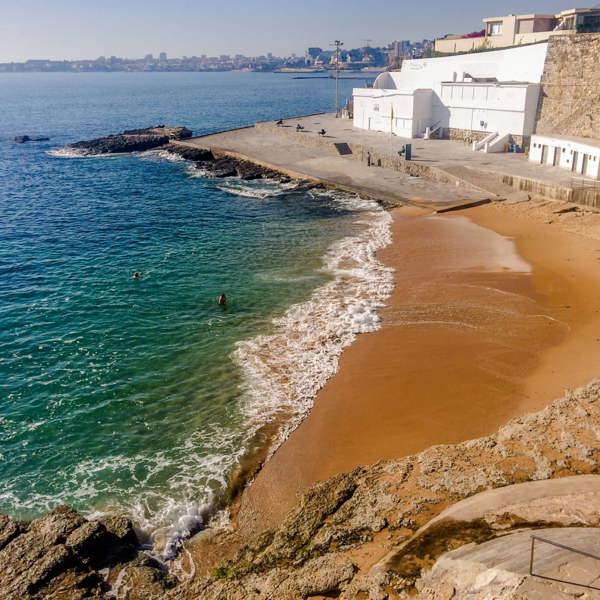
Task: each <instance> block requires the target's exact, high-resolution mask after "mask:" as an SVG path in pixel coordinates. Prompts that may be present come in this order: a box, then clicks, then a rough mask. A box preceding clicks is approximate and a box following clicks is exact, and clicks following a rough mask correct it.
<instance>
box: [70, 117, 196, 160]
mask: <svg viewBox="0 0 600 600" xmlns="http://www.w3.org/2000/svg"><path fill="white" fill-rule="evenodd" d="M190 137H192V132H191V131H190V130H189V129H187V127H171V126H167V125H158V126H156V127H148V128H146V129H130V130H127V131H124V132H123V133H119V134H116V135H109V136H106V137H101V138H96V139H93V140H84V141H81V142H76V143H75V144H71V145H69V146H67V147H66V149H67V150H69V151H71V152H76V153H78V154H81V155H84V156H85V155H94V154H117V153H123V152H142V151H144V150H152V149H154V148H159V147H161V146H165V145H167V144H168V143H169V142H171V141H173V140H184V139H187V138H190Z"/></svg>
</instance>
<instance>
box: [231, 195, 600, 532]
mask: <svg viewBox="0 0 600 600" xmlns="http://www.w3.org/2000/svg"><path fill="white" fill-rule="evenodd" d="M556 208H557V204H556V203H548V204H547V205H540V204H538V203H524V204H522V205H512V206H511V205H506V204H504V205H503V204H499V203H498V204H493V205H488V206H483V207H478V208H474V209H469V210H465V211H461V212H458V213H454V214H451V215H444V216H438V215H432V214H423V212H422V211H417V210H415V209H412V210H410V209H409V210H407V209H396V210H395V211H394V223H393V243H392V245H390V246H389V247H387V248H386V249H385V250H383V251H382V252H381V253H380V258H381V260H382V261H383V262H384V263H385V264H386V265H389V266H392V267H394V269H395V278H396V288H395V291H394V293H393V295H392V297H391V298H390V300H389V303H388V305H387V307H385V308H384V309H383V310H382V312H381V318H382V327H381V329H380V330H379V331H377V332H375V333H370V334H365V335H362V336H360V337H359V339H358V340H357V341H356V342H355V344H353V346H352V347H351V348H350V349H348V350H347V351H345V352H344V354H343V355H342V359H341V362H340V369H339V372H338V373H337V375H336V376H335V377H334V378H332V379H331V380H330V381H329V382H328V384H327V385H326V386H325V388H324V389H323V390H322V391H321V392H320V393H319V395H318V397H317V399H316V402H315V405H314V408H313V410H312V412H311V413H310V415H309V416H308V417H307V418H306V420H305V421H304V422H303V424H302V425H301V426H300V427H299V428H298V429H297V430H296V431H295V432H294V433H293V434H292V435H291V436H290V438H289V439H288V440H287V441H286V442H285V443H284V444H283V446H282V447H281V448H280V449H279V450H278V451H277V452H276V454H275V455H274V456H273V457H272V459H271V460H270V461H269V462H268V463H267V464H266V465H265V466H264V467H263V469H262V470H261V471H260V473H259V474H258V476H257V478H256V479H255V481H254V482H253V483H252V484H251V485H250V486H249V488H248V489H247V490H246V491H245V492H244V494H243V496H242V499H241V503H240V507H239V512H238V514H237V519H236V522H237V528H238V533H239V534H241V537H242V538H245V539H248V538H251V537H252V536H254V535H256V534H257V533H259V532H261V531H264V530H265V529H267V528H270V527H273V526H276V525H277V524H279V523H280V522H281V520H282V519H283V517H284V516H285V515H286V514H287V512H288V511H289V510H290V509H291V508H292V506H293V505H294V504H295V502H296V501H297V499H298V496H299V495H300V494H301V493H302V492H304V491H306V490H307V489H308V488H309V487H310V486H311V485H313V484H314V483H316V482H318V481H323V480H325V479H327V478H328V477H330V476H332V475H335V474H337V473H343V472H348V471H351V470H352V469H353V468H355V467H358V466H359V465H364V464H370V463H374V462H377V461H379V460H382V459H390V458H398V457H401V456H406V455H409V454H414V453H416V452H419V451H421V450H423V449H425V448H427V447H430V446H432V445H436V444H449V443H457V442H460V441H464V440H468V439H471V438H476V437H479V436H483V435H486V434H489V433H490V432H492V431H494V430H496V429H497V428H498V427H499V426H500V425H502V424H503V423H505V422H506V421H508V420H509V419H510V418H512V417H514V416H517V415H522V414H526V413H529V412H531V411H534V410H537V409H539V408H541V407H543V406H545V405H546V404H547V403H548V402H550V401H551V400H553V399H554V398H555V397H557V395H560V394H561V393H562V392H563V390H565V389H566V388H571V387H574V386H577V385H581V384H584V383H587V382H588V381H590V380H591V379H593V378H594V377H595V376H597V375H598V350H599V348H600V304H599V303H598V302H599V301H598V298H600V268H599V266H600V265H599V264H598V261H599V260H600V240H599V239H598V235H597V234H598V231H599V228H598V218H600V217H599V216H598V215H590V214H587V215H586V216H585V220H582V219H581V214H579V215H577V214H570V213H569V214H565V215H556V214H555V213H554V211H555V210H556ZM558 208H560V205H559V206H558Z"/></svg>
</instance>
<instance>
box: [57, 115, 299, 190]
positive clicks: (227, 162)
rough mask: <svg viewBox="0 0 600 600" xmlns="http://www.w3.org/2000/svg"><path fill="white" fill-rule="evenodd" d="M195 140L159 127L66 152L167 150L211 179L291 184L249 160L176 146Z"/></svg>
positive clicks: (89, 142) (187, 133)
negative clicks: (268, 181) (268, 180)
mask: <svg viewBox="0 0 600 600" xmlns="http://www.w3.org/2000/svg"><path fill="white" fill-rule="evenodd" d="M191 137H192V131H190V130H189V129H188V128H187V127H180V126H170V125H157V126H155V127H147V128H144V129H130V130H126V131H123V132H122V133H117V134H111V135H108V136H105V137H100V138H95V139H93V140H82V141H79V142H75V143H74V144H70V145H68V146H66V147H65V148H64V150H65V151H67V152H69V153H73V154H78V155H81V156H101V155H104V154H127V153H132V152H144V151H147V150H164V151H166V152H169V153H171V154H176V155H177V156H180V157H181V158H183V159H184V160H188V161H190V162H193V163H194V164H195V166H196V167H197V168H199V169H202V170H203V171H204V172H206V174H207V175H208V176H209V177H217V178H224V177H239V178H240V179H243V180H245V181H251V180H254V179H275V180H277V181H281V182H282V183H285V182H288V181H290V178H289V177H288V176H287V175H284V174H282V173H280V172H278V171H275V170H273V169H269V168H267V167H262V166H260V165H258V164H256V163H253V162H251V161H248V160H243V159H238V158H234V157H232V156H228V155H227V156H226V155H216V154H214V153H213V152H212V151H210V150H206V149H203V148H192V147H186V146H183V145H178V144H174V143H173V142H177V141H181V140H186V139H189V138H191Z"/></svg>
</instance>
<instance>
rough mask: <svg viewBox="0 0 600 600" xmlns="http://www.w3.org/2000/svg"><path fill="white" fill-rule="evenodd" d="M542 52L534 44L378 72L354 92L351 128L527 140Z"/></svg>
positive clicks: (412, 134)
mask: <svg viewBox="0 0 600 600" xmlns="http://www.w3.org/2000/svg"><path fill="white" fill-rule="evenodd" d="M547 49H548V44H537V45H534V46H528V47H525V48H510V49H507V50H497V51H493V52H481V53H475V54H468V55H462V56H448V57H442V58H426V59H419V60H407V61H404V63H403V65H402V70H401V71H392V72H387V73H382V74H381V75H380V76H379V77H378V78H377V79H376V80H375V84H374V87H373V88H357V89H355V90H354V125H355V126H356V127H360V128H363V129H371V130H373V131H385V132H388V133H389V132H392V133H395V134H396V135H401V136H403V137H416V136H419V135H421V134H422V133H423V132H424V130H425V128H426V127H437V126H439V127H443V128H452V129H465V130H469V131H484V132H485V131H488V132H490V133H492V132H495V133H499V134H501V135H504V134H513V135H525V136H528V135H531V133H532V132H533V129H534V123H535V114H536V110H537V100H538V95H539V82H540V80H541V76H542V72H543V69H544V61H545V58H546V51H547ZM470 77H475V78H495V79H497V80H498V82H500V83H474V82H472V81H471V79H470ZM392 108H393V115H392ZM482 122H483V123H484V125H483V126H482V125H481V123H482Z"/></svg>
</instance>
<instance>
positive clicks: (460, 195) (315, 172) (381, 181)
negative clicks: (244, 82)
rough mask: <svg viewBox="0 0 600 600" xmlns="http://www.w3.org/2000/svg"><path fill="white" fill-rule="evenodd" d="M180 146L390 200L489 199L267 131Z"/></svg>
mask: <svg viewBox="0 0 600 600" xmlns="http://www.w3.org/2000/svg"><path fill="white" fill-rule="evenodd" d="M344 123H346V124H348V121H344ZM315 136H316V134H315ZM180 144H182V145H186V146H196V147H202V148H211V149H213V150H221V151H225V152H229V153H233V154H236V155H238V156H241V157H246V158H250V159H251V160H253V161H255V162H259V163H262V164H264V165H265V166H271V167H275V168H277V169H279V170H282V171H286V172H288V173H290V174H292V175H296V176H301V177H307V178H313V179H318V180H320V181H324V182H326V183H330V184H333V185H337V186H340V187H342V188H346V189H352V190H356V191H358V192H364V193H365V194H368V195H370V196H376V197H378V198H381V199H383V200H388V201H390V202H398V201H403V200H404V201H409V202H411V203H416V204H433V205H435V206H440V207H441V206H449V205H454V204H460V203H463V202H465V201H467V202H471V201H477V200H481V199H484V198H488V197H489V194H485V193H481V192H477V191H471V190H469V189H466V188H459V187H456V186H451V185H448V184H442V183H436V182H432V181H429V180H426V179H422V178H419V177H410V176H408V175H406V174H404V173H400V172H398V171H393V170H391V169H382V168H378V167H368V166H367V165H366V164H365V163H361V162H359V161H358V160H356V159H355V158H352V156H340V155H338V154H337V152H336V151H335V149H334V148H333V146H331V147H330V148H328V147H326V146H325V145H323V146H318V145H315V146H310V145H304V144H299V143H290V138H289V137H288V136H285V135H276V134H274V133H272V132H271V131H270V130H268V129H264V130H263V129H259V128H248V129H238V130H235V131H231V132H225V133H219V134H215V135H209V136H204V137H200V138H194V139H192V140H188V141H186V142H180Z"/></svg>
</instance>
